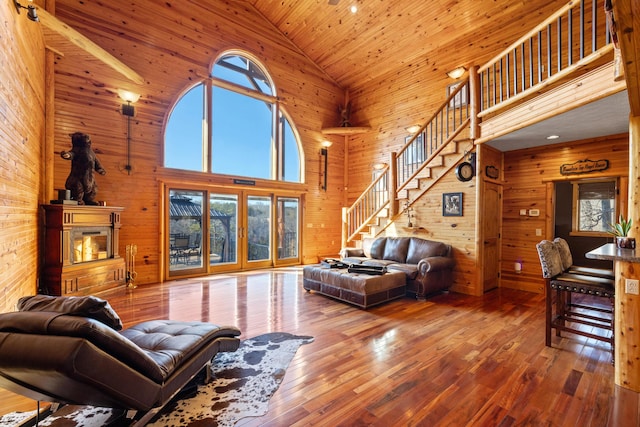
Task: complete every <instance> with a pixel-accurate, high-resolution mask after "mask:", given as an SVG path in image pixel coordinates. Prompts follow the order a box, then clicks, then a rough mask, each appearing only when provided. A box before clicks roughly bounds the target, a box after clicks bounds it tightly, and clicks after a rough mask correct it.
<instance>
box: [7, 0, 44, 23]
mask: <svg viewBox="0 0 640 427" xmlns="http://www.w3.org/2000/svg"><path fill="white" fill-rule="evenodd" d="M13 4H14V5H15V7H16V10H17V11H18V13H20V9H27V18H29V19H30V20H31V21H33V22H38V21H40V18H38V12H37V10H36V7H35V6H34V5H32V4H30V5H29V6H23V5H21V4H20V3H19V2H18V0H13Z"/></svg>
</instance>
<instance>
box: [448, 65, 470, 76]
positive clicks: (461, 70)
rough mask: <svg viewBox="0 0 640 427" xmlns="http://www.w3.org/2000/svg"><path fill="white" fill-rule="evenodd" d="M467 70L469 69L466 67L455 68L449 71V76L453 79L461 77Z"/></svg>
mask: <svg viewBox="0 0 640 427" xmlns="http://www.w3.org/2000/svg"><path fill="white" fill-rule="evenodd" d="M465 71H467V69H466V68H464V67H458V68H454V69H453V70H451V71H448V72H447V76H449V78H452V79H459V78H460V77H462V75H463V74H464V73H465Z"/></svg>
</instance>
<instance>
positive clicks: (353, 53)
mask: <svg viewBox="0 0 640 427" xmlns="http://www.w3.org/2000/svg"><path fill="white" fill-rule="evenodd" d="M248 2H249V3H251V4H252V5H253V6H254V7H255V8H256V9H258V10H259V11H260V13H261V14H262V15H263V16H264V17H265V18H266V19H267V20H268V21H270V22H271V23H273V25H275V26H276V27H277V28H278V29H279V30H280V32H282V33H283V34H284V35H285V36H286V37H287V38H288V39H289V40H291V41H292V42H293V43H294V44H295V45H296V46H297V47H298V48H300V49H301V50H302V51H303V52H304V53H305V54H306V55H307V56H308V57H309V58H311V59H312V60H313V61H314V62H315V63H316V64H317V65H318V66H319V67H320V68H321V69H322V70H324V71H325V72H326V74H327V75H329V76H330V77H331V78H332V79H333V80H334V81H336V82H337V83H338V84H339V85H340V86H342V87H343V88H345V89H351V88H356V87H360V86H363V85H366V84H367V83H368V82H369V81H371V80H372V79H376V78H379V77H381V76H384V75H386V74H388V73H393V72H396V71H397V70H398V69H399V68H400V67H411V66H413V65H416V64H425V63H426V64H428V66H430V67H432V68H433V69H434V70H438V71H442V72H443V73H445V72H446V71H449V70H451V69H453V68H455V67H457V66H459V65H464V66H467V67H468V66H469V65H472V64H477V65H481V64H480V62H481V61H488V60H489V59H490V58H491V57H492V56H494V55H496V54H497V53H499V52H500V51H501V50H502V49H504V48H506V47H507V46H508V45H509V44H510V43H512V42H513V41H514V40H517V39H518V37H520V36H522V35H523V34H524V33H526V32H527V31H528V30H529V29H531V27H532V26H533V25H535V24H536V23H539V22H541V21H542V20H543V19H544V18H546V17H547V16H549V15H550V14H551V13H553V12H554V11H555V10H557V9H559V8H560V7H561V6H562V5H564V4H565V3H566V1H565V0H555V1H549V0H521V1H513V0H427V1H425V0H339V1H338V4H336V5H332V4H330V3H335V0H333V1H330V0H248ZM353 5H355V6H356V7H357V8H358V10H357V12H356V13H352V12H351V11H350V7H351V6H353ZM524 23H529V24H530V25H524Z"/></svg>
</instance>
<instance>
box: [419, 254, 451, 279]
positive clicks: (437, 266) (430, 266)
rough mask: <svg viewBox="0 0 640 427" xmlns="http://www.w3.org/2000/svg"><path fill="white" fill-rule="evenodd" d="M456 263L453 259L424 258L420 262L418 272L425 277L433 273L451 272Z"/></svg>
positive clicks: (441, 257)
mask: <svg viewBox="0 0 640 427" xmlns="http://www.w3.org/2000/svg"><path fill="white" fill-rule="evenodd" d="M455 264H456V262H455V261H454V259H453V258H449V257H444V256H434V257H429V258H423V259H421V260H420V261H418V272H419V274H421V275H423V276H424V275H425V274H427V273H429V272H432V271H440V270H451V269H453V267H454V266H455Z"/></svg>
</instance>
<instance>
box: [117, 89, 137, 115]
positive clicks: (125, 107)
mask: <svg viewBox="0 0 640 427" xmlns="http://www.w3.org/2000/svg"><path fill="white" fill-rule="evenodd" d="M118 96H119V97H120V98H121V99H122V100H123V101H126V102H127V103H126V104H122V110H121V111H122V115H123V116H127V117H133V116H134V115H135V114H136V109H135V107H134V106H133V105H131V104H133V103H134V102H136V101H138V100H139V99H140V94H138V93H134V92H129V91H128V90H124V89H118Z"/></svg>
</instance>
